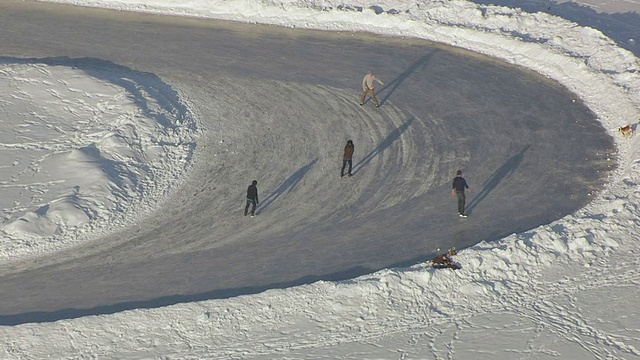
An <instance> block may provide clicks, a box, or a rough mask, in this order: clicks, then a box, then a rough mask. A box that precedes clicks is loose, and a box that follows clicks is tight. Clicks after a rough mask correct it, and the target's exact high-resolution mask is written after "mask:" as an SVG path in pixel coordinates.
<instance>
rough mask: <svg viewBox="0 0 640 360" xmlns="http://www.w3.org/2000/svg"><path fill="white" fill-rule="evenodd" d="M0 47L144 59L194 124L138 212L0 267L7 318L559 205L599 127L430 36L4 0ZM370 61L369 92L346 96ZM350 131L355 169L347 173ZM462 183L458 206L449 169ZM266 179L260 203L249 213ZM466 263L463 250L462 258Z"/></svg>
mask: <svg viewBox="0 0 640 360" xmlns="http://www.w3.org/2000/svg"><path fill="white" fill-rule="evenodd" d="M0 30H1V31H0V57H3V61H10V59H12V58H20V59H24V58H29V59H34V61H53V60H55V61H58V62H62V63H68V64H69V65H70V66H80V67H82V66H92V64H94V65H96V66H98V65H99V66H103V67H108V66H110V64H112V65H113V66H114V68H121V67H124V68H127V69H130V70H131V71H140V72H143V73H149V74H154V75H156V76H158V77H159V78H160V79H162V80H163V81H165V82H166V83H167V84H169V85H171V86H172V87H173V88H174V89H175V90H176V91H178V92H180V93H181V94H183V95H184V96H185V98H186V99H187V100H188V101H189V103H190V105H191V106H192V107H193V108H194V109H195V110H196V112H197V116H198V117H199V119H200V120H201V122H202V126H203V129H204V133H203V135H202V137H201V139H200V142H199V144H198V156H197V159H196V163H195V166H194V169H193V171H192V173H191V174H190V176H189V177H188V178H186V179H184V183H183V185H182V187H180V188H179V189H177V191H176V194H175V195H174V196H173V197H172V198H170V199H168V201H167V202H166V203H165V204H164V205H163V206H162V207H161V208H159V209H157V211H156V212H154V213H153V214H152V215H151V216H149V218H148V219H146V220H145V221H142V222H139V223H137V224H135V225H134V226H132V227H130V228H127V229H124V230H120V231H117V232H115V233H113V234H112V235H110V236H107V237H105V238H100V239H97V240H96V241H94V242H91V243H89V244H86V245H83V246H79V247H76V248H73V249H69V250H66V251H64V252H62V253H58V254H53V255H50V256H44V257H41V258H38V259H32V260H25V261H23V262H22V263H19V264H15V265H14V266H12V267H10V268H9V267H7V266H3V267H1V269H2V270H1V272H0V293H1V294H2V296H1V297H0V323H1V324H17V323H24V322H33V321H51V320H56V319H61V318H67V317H78V316H83V315H88V314H104V313H112V312H116V311H121V310H124V309H132V308H139V307H157V306H163V305H168V304H174V303H177V302H182V301H196V300H203V299H212V298H223V297H230V296H235V295H240V294H250V293H255V292H259V291H263V290H266V289H270V288H282V287H289V286H294V285H299V284H305V283H309V282H313V281H317V280H344V279H349V278H353V277H355V276H358V275H361V274H365V273H370V272H373V271H376V270H379V269H382V268H387V267H403V266H408V265H411V264H415V263H417V262H420V261H424V260H426V259H428V258H430V257H432V256H433V255H434V254H435V253H436V252H437V250H436V249H438V248H439V249H447V248H449V247H452V246H456V247H458V248H464V247H468V246H471V245H473V244H476V243H478V242H480V241H483V240H486V241H491V240H495V239H499V238H502V237H504V236H506V235H509V234H512V233H517V232H523V231H526V230H528V229H532V228H534V227H537V226H539V225H541V224H547V223H549V222H552V221H553V220H556V219H559V218H561V217H563V216H565V215H567V214H570V213H572V212H574V211H576V210H577V209H579V208H581V207H582V206H584V205H585V204H586V203H588V202H589V201H590V200H591V199H593V197H594V196H596V195H597V192H598V190H599V189H601V188H602V186H603V184H604V183H605V181H606V178H607V174H608V172H609V171H610V170H612V169H613V168H614V167H615V164H616V163H615V149H614V145H613V141H612V139H611V138H610V137H609V136H608V135H607V134H606V133H605V131H604V129H603V128H602V127H601V126H600V124H599V123H598V122H597V121H596V119H595V118H594V115H593V113H591V112H590V111H589V110H588V109H587V108H586V107H585V106H584V105H583V104H582V103H581V102H580V101H579V100H577V101H575V102H574V101H573V100H575V99H576V98H575V96H574V95H572V94H571V93H569V92H567V91H566V90H565V89H563V88H562V87H561V86H559V85H557V84H556V83H554V82H553V81H550V80H547V79H544V78H542V77H540V76H537V75H536V74H534V73H532V72H529V71H525V70H522V69H519V68H516V67H513V66H510V65H507V64H504V63H501V62H499V61H494V60H492V59H490V58H487V57H484V56H480V55H476V54H473V53H469V52H467V51H462V50H458V49H454V48H452V47H448V46H443V45H438V44H433V43H429V42H425V41H418V40H411V39H398V38H388V37H381V36H374V35H370V34H353V33H324V32H316V31H302V30H292V29H280V28H275V27H266V26H257V25H243V24H235V23H225V22H218V21H208V20H194V19H184V18H171V17H162V16H151V15H140V14H128V13H121V12H111V11H104V10H90V9H81V8H75V7H68V6H61V5H51V4H40V3H23V2H19V1H13V0H10V1H6V2H3V4H1V5H0ZM369 70H373V71H375V72H376V73H377V74H378V75H379V76H380V77H381V78H382V79H383V80H384V81H385V86H384V87H380V88H379V89H378V99H380V100H381V102H382V107H381V108H380V109H378V110H376V109H375V108H374V107H373V105H372V104H371V103H370V102H369V103H367V104H365V106H364V108H360V107H359V106H358V104H357V101H358V97H359V92H360V82H361V79H362V76H363V75H364V74H365V73H366V72H367V71H369ZM347 139H353V140H354V142H355V145H356V154H355V157H354V165H355V171H354V173H355V176H354V177H353V178H340V176H339V172H340V167H341V165H342V163H341V153H342V148H343V146H344V143H345V142H346V140H347ZM458 168H462V169H463V171H464V175H465V177H466V178H467V181H468V182H469V184H470V186H471V187H472V189H473V193H471V194H470V195H469V197H468V199H467V201H468V206H467V209H468V212H469V213H470V216H469V218H467V219H460V218H458V217H457V216H456V209H455V207H456V205H455V200H454V199H453V198H452V197H451V194H450V186H451V185H450V182H451V179H452V177H453V175H454V173H455V170H456V169H458ZM253 179H256V180H258V181H259V184H258V188H259V190H260V196H261V200H262V204H261V205H262V207H261V208H259V214H258V216H257V217H256V218H255V219H250V218H245V217H243V216H242V211H243V207H244V193H245V191H246V187H247V186H248V185H249V183H250V182H251V180H253ZM462 266H463V267H464V264H462Z"/></svg>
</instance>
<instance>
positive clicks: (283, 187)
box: [256, 159, 318, 214]
mask: <svg viewBox="0 0 640 360" xmlns="http://www.w3.org/2000/svg"><path fill="white" fill-rule="evenodd" d="M316 162H318V159H314V160H313V161H311V162H310V163H308V164H307V165H305V166H303V167H301V168H300V169H298V171H296V172H294V173H293V174H291V176H289V178H287V180H285V181H284V182H283V183H282V184H280V186H278V188H276V189H275V190H274V191H272V192H271V194H269V196H267V198H266V199H264V200H263V201H262V205H260V208H259V209H258V210H256V214H259V213H261V212H263V211H264V210H266V209H267V208H268V207H269V206H270V205H271V204H272V203H273V202H274V201H276V200H277V199H278V198H279V197H280V196H282V195H284V194H286V193H288V192H290V191H291V190H293V189H294V188H295V187H296V185H298V183H299V182H300V181H301V180H302V179H303V178H304V176H305V175H306V174H307V173H308V172H309V170H311V168H312V167H313V165H314V164H315V163H316Z"/></svg>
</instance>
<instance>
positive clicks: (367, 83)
mask: <svg viewBox="0 0 640 360" xmlns="http://www.w3.org/2000/svg"><path fill="white" fill-rule="evenodd" d="M374 81H377V82H378V83H380V85H384V83H383V82H382V81H381V80H380V79H378V78H377V77H376V76H375V75H373V74H372V73H369V74H367V75H365V76H364V78H363V79H362V96H361V97H360V106H362V105H364V99H365V97H367V94H369V95H371V100H373V103H374V104H376V107H380V103H378V99H376V95H375V92H374V91H373V82H374Z"/></svg>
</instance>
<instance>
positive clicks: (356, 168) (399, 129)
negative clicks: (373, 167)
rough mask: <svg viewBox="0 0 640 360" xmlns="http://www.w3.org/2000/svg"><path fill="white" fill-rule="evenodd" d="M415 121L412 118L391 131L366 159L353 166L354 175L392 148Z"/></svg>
mask: <svg viewBox="0 0 640 360" xmlns="http://www.w3.org/2000/svg"><path fill="white" fill-rule="evenodd" d="M413 120H414V118H413V116H412V117H410V118H409V119H407V121H405V122H403V123H402V124H401V125H400V126H398V127H397V128H395V129H394V130H393V131H391V132H390V133H389V135H387V137H385V138H384V140H382V142H381V143H380V144H379V145H378V146H376V147H375V148H374V149H373V150H371V152H370V153H368V154H367V155H366V156H365V157H364V158H362V160H361V161H360V162H358V163H357V164H355V165H354V166H353V175H355V174H357V173H358V171H360V168H362V167H364V166H365V165H367V164H368V163H369V162H371V160H373V158H374V157H376V156H377V155H378V154H380V153H381V152H383V151H384V150H385V149H386V148H388V147H389V146H391V144H393V142H394V141H396V140H397V139H398V138H399V137H400V135H402V133H403V132H405V130H407V128H409V125H411V123H412V122H413Z"/></svg>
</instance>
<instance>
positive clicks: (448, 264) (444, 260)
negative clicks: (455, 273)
mask: <svg viewBox="0 0 640 360" xmlns="http://www.w3.org/2000/svg"><path fill="white" fill-rule="evenodd" d="M457 253H458V251H457V250H456V248H455V247H452V248H451V249H449V250H447V253H446V254H442V255H440V256H436V257H434V258H433V259H431V260H429V263H430V264H431V266H433V267H434V268H436V269H444V268H449V269H454V270H458V269H460V267H461V266H460V265H458V264H456V263H454V262H453V260H452V259H451V256H453V255H456V254H457Z"/></svg>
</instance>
